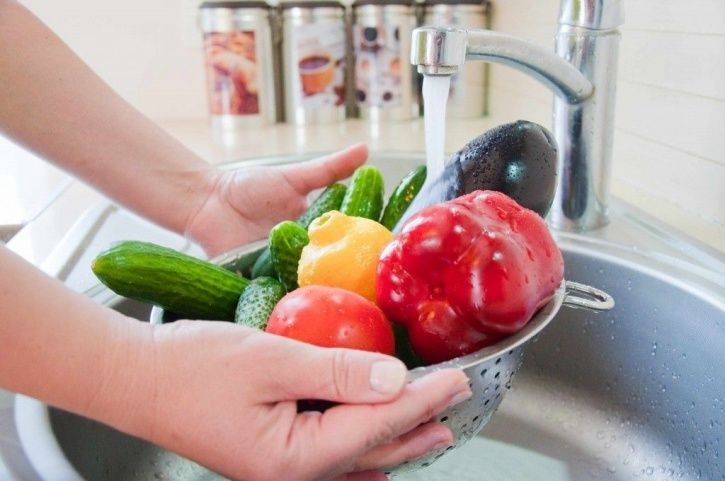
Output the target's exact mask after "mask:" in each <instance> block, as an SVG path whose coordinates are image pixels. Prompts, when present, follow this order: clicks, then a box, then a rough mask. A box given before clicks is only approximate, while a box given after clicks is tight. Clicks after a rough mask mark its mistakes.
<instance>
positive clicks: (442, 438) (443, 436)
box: [428, 432, 453, 452]
mask: <svg viewBox="0 0 725 481" xmlns="http://www.w3.org/2000/svg"><path fill="white" fill-rule="evenodd" d="M451 444H453V438H452V437H451V435H450V434H449V433H440V432H437V433H435V434H434V435H433V436H431V439H430V446H431V447H430V448H429V449H428V452H431V451H438V450H439V449H444V448H447V447H448V446H450V445H451Z"/></svg>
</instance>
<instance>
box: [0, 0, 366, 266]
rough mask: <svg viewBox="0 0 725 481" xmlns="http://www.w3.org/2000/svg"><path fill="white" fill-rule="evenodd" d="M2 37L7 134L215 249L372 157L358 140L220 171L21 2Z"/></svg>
mask: <svg viewBox="0 0 725 481" xmlns="http://www.w3.org/2000/svg"><path fill="white" fill-rule="evenodd" d="M28 38H32V39H33V41H32V42H28V41H27V39H28ZM0 45H13V48H0V104H1V105H2V109H0V133H4V134H5V135H8V136H9V137H11V138H14V139H15V140H16V141H18V142H20V143H21V144H23V145H24V146H26V147H27V148H29V149H30V150H33V151H35V152H37V153H38V154H39V155H41V156H42V157H44V158H46V159H48V160H49V161H51V162H53V163H55V164H57V165H59V166H60V167H61V168H64V169H65V170H68V171H69V172H72V173H73V174H75V175H77V176H79V177H81V178H83V179H84V180H85V181H86V182H88V183H89V184H91V185H93V186H94V187H96V188H97V189H99V190H101V191H103V192H104V193H105V194H107V195H108V196H110V197H111V198H113V199H114V200H116V201H117V202H119V203H120V204H122V205H124V206H126V207H128V208H129V209H131V210H134V211H136V212H137V213H139V214H141V215H142V216H144V217H146V218H148V219H150V220H152V221H154V222H156V223H157V224H160V225H162V226H164V227H166V228H168V229H171V230H173V231H175V232H178V233H181V234H185V235H187V236H189V237H190V238H191V239H193V240H195V241H197V242H199V243H200V244H201V245H202V246H204V248H205V249H206V250H207V252H208V253H209V254H217V253H220V252H223V251H225V250H228V249H230V248H232V247H236V246H238V245H240V244H243V243H245V242H249V241H252V240H257V239H260V238H262V237H264V236H266V235H267V233H268V232H269V229H270V228H271V227H272V226H274V225H275V224H276V223H277V222H279V221H281V220H284V219H293V218H295V217H296V216H297V215H299V214H300V213H301V212H302V211H303V210H304V208H305V206H306V196H307V194H308V193H309V192H311V191H312V190H314V189H317V188H320V187H324V186H326V185H328V184H329V183H331V182H334V181H337V180H340V179H343V178H345V177H348V176H349V175H350V174H351V173H352V172H353V171H354V170H355V168H357V167H358V166H359V165H360V164H361V163H363V162H364V161H365V159H366V157H367V149H366V148H365V147H364V146H361V145H359V146H355V147H353V148H351V149H348V150H346V151H342V152H340V153H338V154H334V155H331V156H329V157H326V158H323V159H318V160H314V161H311V162H306V163H303V164H295V165H287V166H283V167H277V168H274V167H259V168H253V169H243V170H239V171H235V172H222V171H220V170H217V169H214V168H211V167H210V166H209V165H208V164H207V163H206V162H205V161H203V160H202V159H200V158H199V157H198V156H197V155H196V154H194V153H193V152H191V151H190V150H188V149H187V148H186V147H184V146H183V145H182V144H181V143H179V142H178V141H177V140H175V139H174V138H173V137H171V136H170V135H169V134H168V133H166V132H165V131H164V130H163V129H161V128H160V127H158V126H157V125H156V124H154V123H153V122H152V121H151V120H149V119H148V118H146V117H145V116H144V115H142V114H141V113H140V112H138V111H137V110H136V109H134V108H133V107H132V106H131V105H129V104H128V103H127V102H125V101H124V100H123V99H122V98H121V97H119V96H118V95H117V94H116V93H114V92H113V90H111V89H110V88H109V87H108V85H106V84H105V83H104V82H103V81H102V80H101V79H100V78H99V77H98V76H97V75H96V74H95V73H93V71H91V70H90V69H89V68H88V66H87V65H85V64H84V63H83V62H82V61H81V60H80V59H79V58H78V57H77V56H76V55H75V54H74V53H73V52H72V51H71V50H70V49H69V48H68V47H67V46H66V45H65V44H64V43H63V42H62V41H61V40H60V39H59V38H58V37H57V36H56V35H55V34H54V33H53V32H51V31H50V30H49V29H48V28H47V27H45V26H44V25H43V24H42V23H41V22H40V21H39V20H38V19H37V18H36V17H35V16H34V15H32V14H31V13H30V12H29V11H28V10H26V9H25V8H24V7H23V6H21V5H20V4H18V3H17V2H15V1H10V0H0ZM250 135H253V134H250Z"/></svg>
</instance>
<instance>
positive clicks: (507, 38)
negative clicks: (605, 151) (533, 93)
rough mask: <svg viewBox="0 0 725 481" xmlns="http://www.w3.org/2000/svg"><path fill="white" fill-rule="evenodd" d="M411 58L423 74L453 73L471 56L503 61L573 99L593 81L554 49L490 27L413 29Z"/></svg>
mask: <svg viewBox="0 0 725 481" xmlns="http://www.w3.org/2000/svg"><path fill="white" fill-rule="evenodd" d="M411 52H412V54H411V62H412V63H413V65H416V66H417V67H418V72H420V73H422V74H423V75H452V74H455V73H456V72H457V71H458V69H459V68H460V67H461V66H462V65H463V63H464V62H465V61H468V60H482V61H484V62H494V63H502V64H505V65H509V66H512V67H514V68H517V69H519V70H522V71H524V72H526V73H528V74H529V75H531V76H533V77H535V78H537V79H539V80H540V81H541V82H542V83H544V84H546V85H548V86H549V87H550V88H551V89H552V90H553V91H554V92H555V93H557V94H558V95H560V96H561V97H562V98H563V99H565V100H566V101H567V102H570V103H577V102H581V101H583V100H585V99H586V98H587V97H589V96H590V95H591V94H592V92H593V90H594V89H593V87H592V83H591V82H590V81H589V80H588V79H587V78H586V77H585V76H584V75H583V74H582V73H581V72H580V71H579V70H577V69H576V68H575V67H574V66H572V65H571V64H570V63H569V62H567V61H566V60H564V59H562V58H561V57H559V56H557V55H555V54H554V53H553V52H550V51H547V50H544V49H543V48H540V47H537V46H536V45H532V44H531V43H529V42H526V41H524V40H521V39H519V38H517V37H513V36H511V35H505V34H502V33H498V32H493V31H490V30H462V29H453V28H437V27H421V28H417V29H416V30H415V31H414V32H413V48H412V50H411Z"/></svg>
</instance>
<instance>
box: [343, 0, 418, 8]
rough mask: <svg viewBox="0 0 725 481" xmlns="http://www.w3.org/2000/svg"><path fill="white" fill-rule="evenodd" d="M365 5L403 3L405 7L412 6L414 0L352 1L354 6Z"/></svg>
mask: <svg viewBox="0 0 725 481" xmlns="http://www.w3.org/2000/svg"><path fill="white" fill-rule="evenodd" d="M365 5H380V6H383V7H384V6H386V5H403V6H405V7H412V6H413V0H355V1H354V2H352V8H356V7H363V6H365Z"/></svg>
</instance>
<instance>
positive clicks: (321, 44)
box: [294, 22, 345, 108]
mask: <svg viewBox="0 0 725 481" xmlns="http://www.w3.org/2000/svg"><path fill="white" fill-rule="evenodd" d="M294 38H295V44H294V45H295V47H296V51H297V71H298V73H299V78H300V82H299V87H298V88H299V92H298V94H299V98H300V99H301V105H302V107H304V108H319V107H327V106H340V105H344V104H345V26H344V24H343V23H342V22H339V23H337V22H336V23H320V24H310V25H300V26H298V27H296V28H295V37H294Z"/></svg>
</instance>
